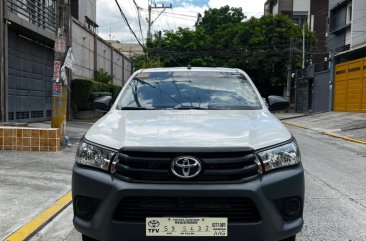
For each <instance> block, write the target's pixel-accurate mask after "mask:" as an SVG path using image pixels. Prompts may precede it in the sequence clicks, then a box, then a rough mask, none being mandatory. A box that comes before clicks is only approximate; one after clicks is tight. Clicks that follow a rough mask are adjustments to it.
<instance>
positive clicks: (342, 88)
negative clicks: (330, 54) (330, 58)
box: [334, 58, 366, 112]
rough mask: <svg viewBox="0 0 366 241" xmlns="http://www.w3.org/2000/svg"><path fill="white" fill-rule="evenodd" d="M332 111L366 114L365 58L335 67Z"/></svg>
mask: <svg viewBox="0 0 366 241" xmlns="http://www.w3.org/2000/svg"><path fill="white" fill-rule="evenodd" d="M334 111H345V112H366V58H363V59H357V60H353V61H350V62H345V63H342V64H338V65H336V68H335V85H334Z"/></svg>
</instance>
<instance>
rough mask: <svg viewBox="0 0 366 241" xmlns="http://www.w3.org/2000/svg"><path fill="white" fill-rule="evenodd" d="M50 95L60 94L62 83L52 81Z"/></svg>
mask: <svg viewBox="0 0 366 241" xmlns="http://www.w3.org/2000/svg"><path fill="white" fill-rule="evenodd" d="M52 87H53V88H52V96H61V91H62V83H61V82H55V80H54V81H53V86H52Z"/></svg>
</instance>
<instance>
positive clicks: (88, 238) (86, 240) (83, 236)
mask: <svg viewBox="0 0 366 241" xmlns="http://www.w3.org/2000/svg"><path fill="white" fill-rule="evenodd" d="M81 238H82V240H83V241H98V240H96V239H93V238H91V237H89V236H86V235H85V234H82V235H81Z"/></svg>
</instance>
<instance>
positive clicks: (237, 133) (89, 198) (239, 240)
mask: <svg viewBox="0 0 366 241" xmlns="http://www.w3.org/2000/svg"><path fill="white" fill-rule="evenodd" d="M94 103H95V108H96V109H99V110H102V111H105V112H106V114H105V115H104V116H103V117H102V118H101V119H99V120H98V121H97V122H96V123H95V124H94V125H93V126H92V127H91V128H90V129H89V130H88V131H87V132H86V134H85V135H84V137H83V138H82V140H81V141H80V144H79V146H78V149H77V153H76V160H75V165H74V168H73V175H72V197H73V210H74V218H73V223H74V226H75V228H76V229H77V230H78V231H79V232H81V233H82V237H83V240H101V241H115V240H117V241H119V240H121V241H143V240H151V241H174V240H177V241H186V240H189V241H193V240H199V241H208V240H210V241H211V240H214V241H215V240H217V241H221V240H223V241H224V240H225V241H257V240H258V241H278V240H295V237H296V234H297V233H298V232H299V231H300V230H301V229H302V226H303V217H302V216H303V206H304V171H303V168H302V164H301V157H300V152H299V148H298V144H297V142H296V140H295V138H294V137H293V136H292V135H291V134H290V132H289V131H288V130H287V129H286V127H285V126H284V125H283V124H282V123H281V122H280V121H279V120H278V119H277V118H276V117H274V116H273V115H272V113H271V110H281V109H286V108H288V106H289V104H288V101H287V100H286V99H284V98H282V97H276V96H269V97H267V98H266V99H263V98H262V97H261V95H260V94H259V92H258V90H257V89H256V87H255V86H254V84H253V82H252V80H251V79H250V77H249V76H248V75H247V74H246V73H245V72H244V71H242V70H239V69H230V68H198V67H197V68H195V67H188V68H183V67H180V68H154V69H143V70H138V71H136V72H135V73H134V74H133V75H132V76H131V78H130V79H129V80H128V81H127V83H126V84H125V86H124V87H123V89H122V90H121V92H120V94H119V95H118V97H117V98H116V99H115V100H112V97H110V96H103V97H100V98H98V99H96V100H95V102H94Z"/></svg>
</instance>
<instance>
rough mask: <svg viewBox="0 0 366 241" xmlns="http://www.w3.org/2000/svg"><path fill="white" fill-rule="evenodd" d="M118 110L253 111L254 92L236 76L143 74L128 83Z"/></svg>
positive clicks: (221, 73) (170, 73)
mask: <svg viewBox="0 0 366 241" xmlns="http://www.w3.org/2000/svg"><path fill="white" fill-rule="evenodd" d="M118 108H120V109H130V110H134V109H136V110H138V109H230V110H233V109H237V110H257V109H261V108H262V107H261V104H260V101H259V99H258V96H257V94H256V92H255V91H254V89H253V87H252V86H251V84H250V83H249V81H248V80H247V79H246V78H245V76H244V75H242V74H241V73H238V72H208V71H176V72H143V73H139V74H137V75H136V76H135V78H134V79H132V80H131V81H130V82H129V84H128V86H127V87H126V89H125V90H124V92H123V95H122V98H121V99H120V101H119V103H118Z"/></svg>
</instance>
